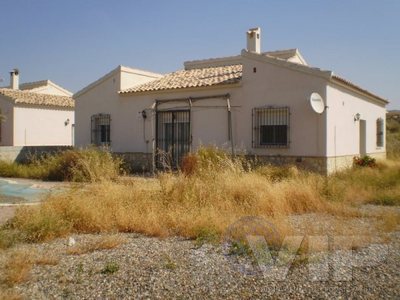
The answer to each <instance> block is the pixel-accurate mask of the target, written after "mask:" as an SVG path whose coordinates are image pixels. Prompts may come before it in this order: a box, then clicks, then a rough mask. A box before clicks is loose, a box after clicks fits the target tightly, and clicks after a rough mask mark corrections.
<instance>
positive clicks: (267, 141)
mask: <svg viewBox="0 0 400 300" xmlns="http://www.w3.org/2000/svg"><path fill="white" fill-rule="evenodd" d="M289 121H290V111H289V107H258V108H253V148H287V147H289V143H290V142H289V123H290V122H289Z"/></svg>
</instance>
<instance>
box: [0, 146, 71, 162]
mask: <svg viewBox="0 0 400 300" xmlns="http://www.w3.org/2000/svg"><path fill="white" fill-rule="evenodd" d="M68 149H73V147H72V146H20V147H18V146H0V160H6V161H12V162H18V163H24V162H28V161H29V160H30V159H31V158H32V157H35V156H43V155H49V154H54V153H56V152H60V151H65V150H68Z"/></svg>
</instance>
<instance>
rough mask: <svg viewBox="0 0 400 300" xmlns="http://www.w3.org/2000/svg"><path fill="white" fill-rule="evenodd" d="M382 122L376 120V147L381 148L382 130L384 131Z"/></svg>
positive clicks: (380, 119)
mask: <svg viewBox="0 0 400 300" xmlns="http://www.w3.org/2000/svg"><path fill="white" fill-rule="evenodd" d="M384 125H385V123H384V121H383V119H382V118H379V119H377V120H376V146H377V147H383V138H384V135H383V130H384Z"/></svg>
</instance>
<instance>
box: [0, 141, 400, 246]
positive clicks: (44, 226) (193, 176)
mask: <svg viewBox="0 0 400 300" xmlns="http://www.w3.org/2000/svg"><path fill="white" fill-rule="evenodd" d="M190 157H191V158H190V159H189V160H188V161H190V163H186V166H185V164H184V166H185V167H184V169H183V171H182V172H177V173H172V172H166V173H160V174H158V175H157V177H156V178H154V179H147V180H144V179H142V178H141V179H131V180H129V181H122V182H111V181H103V182H101V183H95V184H92V185H90V186H87V187H86V188H85V189H75V190H71V191H68V192H66V193H63V194H57V195H52V196H50V198H49V199H48V200H46V201H44V202H43V203H42V204H41V205H39V206H36V207H21V208H20V209H18V210H17V212H16V216H15V217H14V219H13V220H12V221H11V223H10V225H9V227H8V229H7V230H12V232H14V233H13V234H15V238H16V239H17V240H22V241H26V242H40V241H47V240H51V239H53V238H56V237H62V236H66V235H70V234H73V233H100V232H110V233H113V232H137V233H144V234H147V235H150V236H161V237H164V236H173V235H178V236H183V237H188V238H192V239H196V240H197V243H198V245H201V244H202V243H204V242H214V241H218V240H220V239H221V237H222V236H223V235H224V233H225V232H226V230H227V228H228V227H229V226H230V225H231V224H233V223H234V222H236V221H237V220H239V219H240V218H242V217H244V216H260V217H262V218H264V219H266V220H268V221H269V222H271V223H272V224H274V226H275V227H276V228H277V230H278V231H279V234H280V236H285V235H288V234H290V232H291V228H290V226H288V224H285V222H283V221H282V220H284V219H285V218H284V217H285V216H287V215H291V214H303V213H328V214H335V215H342V216H354V215H357V214H356V213H354V209H353V208H352V206H354V205H357V204H362V203H370V202H373V201H383V200H380V199H382V198H379V197H383V196H382V195H385V197H386V198H385V199H386V200H384V201H385V204H397V203H398V200H393V199H398V198H396V197H397V196H396V195H398V193H399V186H400V164H399V163H396V162H392V163H386V164H382V163H378V165H377V167H376V168H373V169H372V168H355V169H352V170H349V171H346V172H342V173H338V174H335V175H332V176H329V177H328V178H327V177H324V176H319V175H317V174H312V173H307V172H304V171H299V170H297V169H296V168H295V167H287V168H282V169H279V168H278V167H272V166H263V167H254V165H251V164H247V163H246V161H245V160H244V159H242V158H237V159H233V160H232V159H230V157H229V155H228V154H226V153H224V152H223V151H219V150H217V151H214V150H213V149H207V148H205V149H201V150H200V151H199V152H198V153H197V154H192V155H191V156H190ZM387 199H389V200H387ZM0 232H2V231H0ZM3 234H4V233H3ZM277 244H279V241H278V242H277ZM3 247H6V246H3Z"/></svg>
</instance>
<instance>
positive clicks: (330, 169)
mask: <svg viewBox="0 0 400 300" xmlns="http://www.w3.org/2000/svg"><path fill="white" fill-rule="evenodd" d="M114 154H115V155H118V156H120V157H121V158H123V159H124V161H125V162H126V164H127V165H128V166H129V168H130V170H131V171H133V172H137V173H140V172H151V171H152V169H153V167H152V154H151V153H134V152H127V153H114ZM368 155H369V156H371V157H374V158H376V159H385V158H386V153H385V152H378V153H368ZM354 156H355V155H345V156H336V157H320V156H279V155H276V156H267V155H264V156H263V155H261V156H255V155H247V156H246V158H248V159H250V160H256V161H257V163H260V164H272V165H278V166H284V165H294V166H296V167H297V168H299V169H303V170H307V171H312V172H317V173H320V174H323V175H328V174H332V173H335V172H338V171H342V170H344V169H346V168H350V167H352V165H353V157H354Z"/></svg>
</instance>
